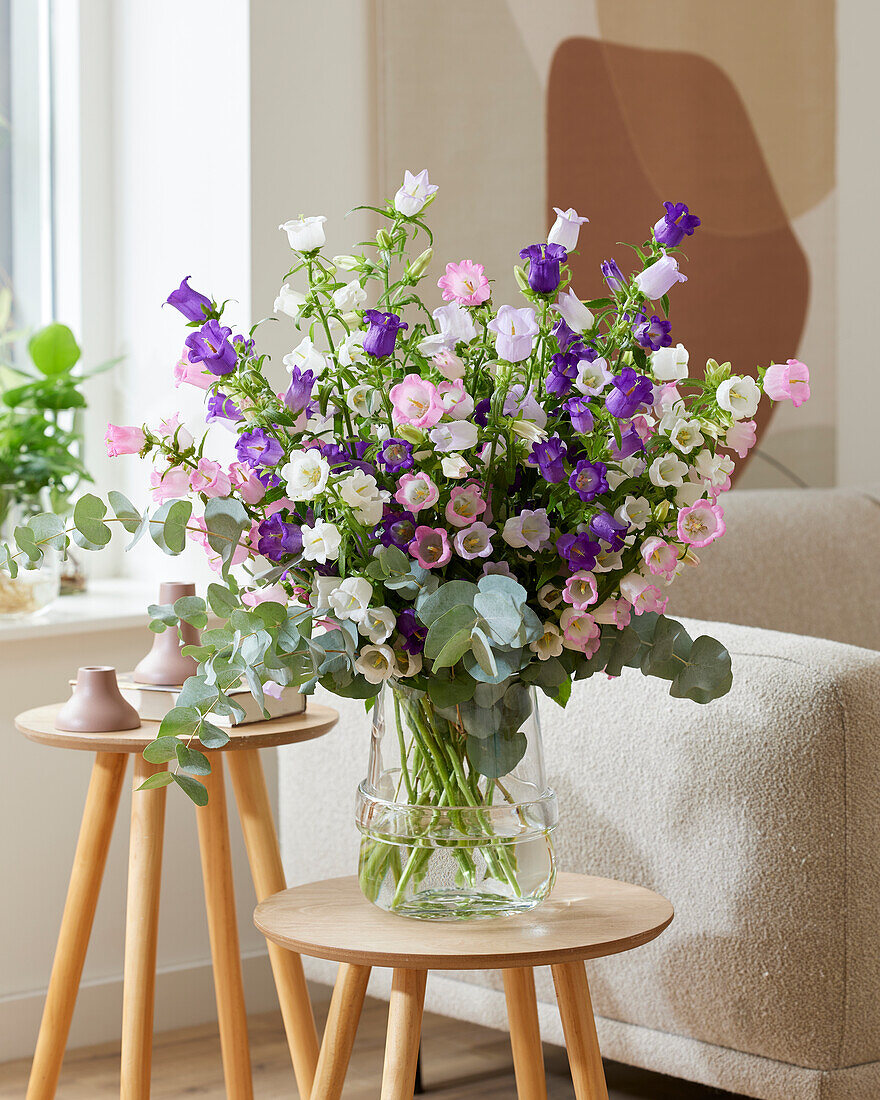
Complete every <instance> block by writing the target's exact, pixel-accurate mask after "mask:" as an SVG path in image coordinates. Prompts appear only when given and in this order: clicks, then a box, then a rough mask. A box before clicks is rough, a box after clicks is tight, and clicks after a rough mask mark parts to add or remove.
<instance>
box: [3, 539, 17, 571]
mask: <svg viewBox="0 0 880 1100" xmlns="http://www.w3.org/2000/svg"><path fill="white" fill-rule="evenodd" d="M2 554H3V558H4V559H5V560H4V567H5V569H6V571H7V573H8V574H9V576H10V577H12V579H13V580H15V578H16V577H17V576H18V562H17V561H16V560H15V558H14V557H13V556H12V550H11V548H10V547H9V546H8V545H7V544H6V543H4V544H3V547H2Z"/></svg>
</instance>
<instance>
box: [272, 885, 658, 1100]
mask: <svg viewBox="0 0 880 1100" xmlns="http://www.w3.org/2000/svg"><path fill="white" fill-rule="evenodd" d="M672 915H673V914H672V906H671V905H670V904H669V902H668V901H667V900H666V899H665V898H663V897H661V896H660V895H659V894H655V893H653V892H652V891H651V890H645V889H644V888H643V887H640V886H630V885H628V884H626V883H623V882H614V881H612V880H610V879H600V878H588V877H587V876H585V875H572V874H561V875H559V877H558V879H557V882H556V886H555V887H554V889H553V893H552V894H551V895H550V898H549V899H548V900H547V901H546V902H545V903H544V904H543V905H542V906H540V907H539V908H537V909H535V910H534V911H533V912H531V913H522V914H519V915H517V916H514V917H504V918H501V919H499V920H488V921H475V922H462V921H459V922H449V923H440V922H432V921H419V920H411V919H407V918H405V917H399V916H395V915H394V914H392V913H386V912H384V911H383V910H381V909H379V908H377V907H376V906H374V905H371V904H370V902H368V901H367V900H366V899H365V898H364V896H363V895H362V894H361V892H360V889H359V887H358V882H357V879H356V878H337V879H329V880H328V881H326V882H313V883H310V884H309V885H307V886H296V887H293V888H292V889H290V890H284V891H282V892H281V893H279V894H276V895H275V896H274V897H271V898H268V899H267V900H266V901H264V902H262V903H261V904H260V905H258V906H257V909H256V912H255V914H254V922H255V923H256V925H257V927H258V928H259V929H260V931H261V932H262V933H263V934H264V935H265V936H266V937H267V938H268V939H269V940H270V941H272V942H273V943H276V944H279V945H280V946H282V947H285V948H288V949H289V950H290V951H296V952H299V953H300V954H303V955H311V956H314V957H316V958H320V959H333V960H335V961H336V962H339V963H341V964H342V965H341V966H340V968H339V974H338V977H337V979H336V987H335V989H334V990H333V999H332V1000H331V1002H330V1015H329V1017H328V1019H327V1026H326V1028H325V1031H324V1040H323V1042H322V1044H321V1054H320V1057H319V1059H318V1068H317V1071H316V1074H315V1084H314V1087H313V1089H312V1094H311V1100H339V1097H340V1096H341V1095H342V1086H343V1082H344V1081H345V1073H346V1069H347V1068H348V1062H349V1058H350V1057H351V1050H352V1046H353V1044H354V1037H355V1032H356V1031H357V1025H358V1020H359V1019H360V1013H361V1007H362V1005H363V1002H364V995H365V994H366V990H367V981H368V980H369V977H370V969H371V967H373V966H386V967H392V968H393V970H394V974H393V977H392V985H391V1000H390V1003H389V1006H388V1034H387V1037H386V1044H385V1067H384V1071H383V1076H382V1100H412V1096H413V1087H414V1083H415V1076H416V1063H417V1060H418V1053H419V1038H420V1035H421V1023H422V1009H423V1006H424V1001H425V982H426V978H427V972H428V970H495V969H499V970H502V971H503V974H504V990H505V993H506V995H507V1014H508V1021H509V1024H510V1042H511V1046H512V1048H513V1063H514V1070H515V1073H516V1086H517V1093H518V1095H519V1098H520V1100H546V1097H547V1085H546V1081H545V1077H544V1058H543V1053H542V1050H541V1033H540V1030H539V1027H538V1005H537V999H536V997H535V980H534V974H533V971H532V968H533V967H535V966H545V965H549V966H550V967H551V968H552V972H553V982H554V985H555V987H556V999H557V1001H558V1003H559V1013H560V1016H561V1017H562V1027H563V1031H564V1033H565V1042H566V1046H567V1048H568V1058H569V1064H570V1065H571V1075H572V1079H573V1081H574V1090H575V1096H576V1097H577V1100H608V1091H607V1088H606V1086H605V1075H604V1071H603V1069H602V1057H601V1055H600V1053H599V1042H598V1039H597V1037H596V1023H595V1020H594V1018H593V1009H592V1005H591V1003H590V990H589V986H588V984H587V972H586V969H585V968H584V959H596V958H599V957H600V956H602V955H614V954H617V953H619V952H621V951H629V950H631V949H632V948H634V947H639V946H641V945H642V944H644V943H648V941H649V940H652V939H654V938H655V937H656V936H659V935H660V933H661V932H662V931H663V929H664V928H666V926H667V925H668V924H669V922H670V921H671V920H672Z"/></svg>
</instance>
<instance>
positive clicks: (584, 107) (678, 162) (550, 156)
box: [547, 38, 809, 468]
mask: <svg viewBox="0 0 880 1100" xmlns="http://www.w3.org/2000/svg"><path fill="white" fill-rule="evenodd" d="M636 101H637V102H638V103H639V104H640V105H641V110H633V109H632V105H633V103H634V102H636ZM646 162H650V166H651V168H650V174H649V173H648V172H647V171H646V169H645V163H646ZM547 171H548V180H547V183H548V186H547V194H548V197H549V203H550V205H551V206H560V207H563V208H565V207H568V206H574V207H575V208H576V209H577V210H578V212H579V213H581V214H586V215H587V216H588V217H589V218H590V225H588V226H584V227H583V230H582V232H581V236H580V250H581V254H580V255H578V256H573V257H572V260H571V267H572V275H573V279H572V284H573V286H574V288H575V290H576V291H577V293H578V294H580V295H581V296H582V297H584V298H590V297H594V296H596V294H597V293H601V290H599V291H597V281H598V280H599V278H600V275H599V265H600V263H601V262H602V260H605V259H610V258H611V257H614V258H615V259H616V260H617V262H618V263H619V264H620V266H621V268H622V269H623V270H624V271H627V270H633V267H634V262H635V263H637V262H638V261H637V258H636V257H635V255H634V254H633V253H631V252H630V250H629V249H628V248H625V247H621V246H620V245H619V244H618V243H617V242H619V241H631V242H633V243H635V244H638V243H640V242H641V241H644V240H645V239H646V237H647V236H648V234H649V232H650V226H652V225H653V224H654V222H655V221H657V219H658V218H659V217H660V216H661V215H662V213H663V209H662V205H661V204H662V202H663V201H664V200H665V199H670V200H672V201H673V202H686V203H687V204H688V205H689V206H690V208H691V211H692V212H693V213H695V214H698V215H699V216H700V217H701V218H702V219H703V224H702V225H701V226H700V228H699V229H698V230H697V231H696V233H695V235H694V236H693V237H691V238H685V240H684V242H683V244H682V248H683V249H684V251H685V253H686V254H687V256H688V257H689V258H688V259H687V260H684V259H682V261H681V266H682V270H683V271H684V272H685V274H686V275H687V276H688V279H689V281H688V282H687V283H686V284H681V285H679V286H676V287H674V288H673V290H672V291H671V292H670V299H671V307H670V319H671V321H672V337H673V341H674V342H678V341H681V343H683V344H684V345H685V347H686V348H687V349H688V350H689V352H690V362H691V369H692V372H695V371H696V368H697V367H698V366H699V365H701V364H703V363H705V361H706V359H708V358H710V357H711V358H713V359H717V360H718V361H719V362H724V361H725V360H730V362H731V363H732V364H733V369H734V370H735V371H737V372H738V373H742V374H753V375H754V374H755V373H756V367H757V365H758V364H759V363H761V364H766V363H769V362H771V361H773V360H775V361H777V362H779V361H781V362H784V361H785V360H786V359H788V358H790V357H792V356H794V355H796V353H797V348H798V344H799V341H800V337H801V334H802V332H803V328H804V320H805V317H806V310H807V299H808V295H809V272H808V267H807V260H806V257H805V256H804V253H803V251H802V249H801V247H800V245H799V244H798V241H797V239H796V238H795V235H794V232H793V231H792V229H791V226H790V225H789V224H788V220H787V218H786V215H785V212H784V210H783V209H782V206H781V204H780V202H779V199H778V197H777V195H776V191H775V189H774V187H773V182H772V180H771V178H770V175H769V172H768V170H767V166H766V163H765V161H764V157H763V155H762V153H761V149H760V146H759V145H758V142H757V139H756V137H755V134H754V131H753V129H752V126H751V123H750V121H749V117H748V114H747V112H746V110H745V107H744V106H743V103H742V100H741V99H740V97H739V95H738V94H737V91H736V89H735V88H734V86H733V85H732V84H731V82H730V80H729V79H728V77H727V76H726V74H725V73H724V72H722V71H721V69H719V68H718V66H717V65H715V64H714V63H713V62H711V61H707V60H706V59H705V58H702V57H697V56H696V55H693V54H686V53H674V52H670V51H660V50H643V49H638V48H635V47H631V46H620V45H614V44H611V43H605V42H600V41H597V40H595V39H591V38H571V39H568V40H567V41H565V42H563V43H562V44H561V45H560V46H559V48H558V49H557V51H556V53H555V55H554V57H553V64H552V67H551V71H550V80H549V85H548V90H547ZM658 187H660V188H662V190H660V191H658ZM721 209H724V210H725V211H726V213H727V216H726V217H725V218H724V223H723V224H724V231H723V232H719V230H718V228H717V225H716V226H715V227H714V228H713V221H712V213H713V211H719V210H721ZM750 211H754V212H755V214H756V217H755V219H754V220H753V221H752V222H751V225H755V224H756V223H757V224H758V225H760V227H761V228H758V229H754V230H753V229H752V228H751V227H750V218H749V213H750ZM548 217H550V218H551V220H552V214H551V211H548ZM548 224H549V223H548ZM732 226H737V227H739V228H738V229H737V230H732V229H731V227H732ZM658 304H659V303H658ZM771 412H772V410H771V409H770V407H769V404H768V403H765V404H764V406H763V407H762V408H761V409H759V412H758V418H757V420H758V433H759V439H760V435H761V433H762V431H763V430H764V429H765V428H766V425H767V423H768V422H769V419H770V415H771ZM740 468H741V465H740Z"/></svg>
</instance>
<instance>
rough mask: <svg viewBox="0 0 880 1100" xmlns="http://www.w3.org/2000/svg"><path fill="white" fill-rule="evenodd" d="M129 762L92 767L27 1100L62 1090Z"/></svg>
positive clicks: (103, 759) (122, 758)
mask: <svg viewBox="0 0 880 1100" xmlns="http://www.w3.org/2000/svg"><path fill="white" fill-rule="evenodd" d="M127 763H128V756H127V754H126V753H115V752H99V753H98V754H97V755H96V756H95V763H94V765H93V766H92V777H91V779H90V780H89V789H88V793H87V794H86V803H85V806H84V807H83V816H82V824H81V825H80V829H79V839H78V840H77V842H76V854H75V855H74V857H73V868H72V869H71V872H70V883H69V885H68V887H67V899H66V901H65V902H64V914H63V916H62V917H61V928H60V929H59V932H58V944H57V946H56V948H55V960H54V962H53V963H52V976H51V977H50V978H49V991H48V993H47V994H46V1004H45V1006H44V1007H43V1018H42V1021H41V1023H40V1034H39V1036H38V1038H37V1048H36V1051H35V1052H34V1061H33V1065H32V1066H31V1075H30V1080H29V1081H28V1090H27V1100H50V1098H51V1097H53V1096H54V1095H55V1089H56V1088H57V1086H58V1076H59V1074H60V1073H61V1062H62V1060H63V1058H64V1048H65V1046H66V1045H67V1035H68V1032H69V1031H70V1021H71V1018H72V1016H73V1007H74V1005H75V1003H76V994H77V991H78V990H79V981H80V977H81V976H82V968H83V963H84V962H85V958H86V951H87V949H88V946H89V936H90V934H91V931H92V922H93V921H94V918H95V907H96V906H97V904H98V894H99V892H100V889H101V879H102V878H103V876H104V866H105V864H106V862H107V850H108V848H109V847H110V838H111V836H112V835H113V823H114V821H115V820H116V810H117V807H118V806H119V795H120V793H121V792H122V781H123V779H124V778H125V767H126V764H127Z"/></svg>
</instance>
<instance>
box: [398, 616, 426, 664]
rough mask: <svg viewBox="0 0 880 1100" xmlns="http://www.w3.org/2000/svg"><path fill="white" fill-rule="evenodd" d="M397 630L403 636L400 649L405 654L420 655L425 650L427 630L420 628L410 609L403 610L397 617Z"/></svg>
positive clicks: (423, 627)
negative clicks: (401, 648) (404, 651)
mask: <svg viewBox="0 0 880 1100" xmlns="http://www.w3.org/2000/svg"><path fill="white" fill-rule="evenodd" d="M397 629H398V630H399V631H400V633H401V634H402V635H403V641H402V642H401V645H402V647H403V648H404V649H405V650H406V652H407V653H421V652H422V650H423V649H424V648H425V637H426V636H427V633H428V628H427V627H426V626H422V624H421V623H420V622H419V620H418V619H417V618H416V613H415V611H413V609H412V608H411V607H407V608H404V610H403V611H401V613H400V614H399V615H398V616H397Z"/></svg>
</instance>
